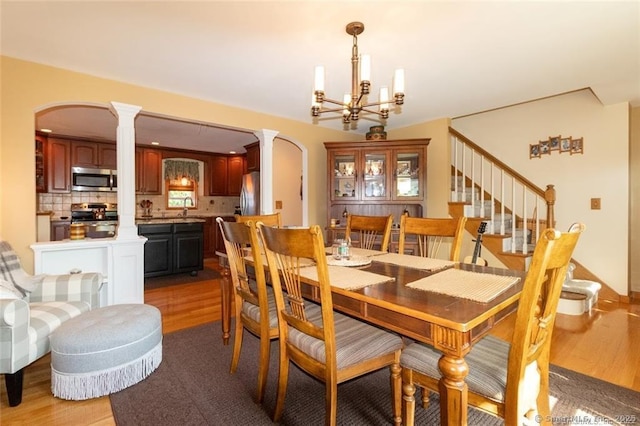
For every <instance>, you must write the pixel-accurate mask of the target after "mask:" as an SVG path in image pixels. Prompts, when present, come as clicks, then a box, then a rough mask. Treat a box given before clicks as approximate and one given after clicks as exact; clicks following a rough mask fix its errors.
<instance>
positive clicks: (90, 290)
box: [0, 241, 103, 407]
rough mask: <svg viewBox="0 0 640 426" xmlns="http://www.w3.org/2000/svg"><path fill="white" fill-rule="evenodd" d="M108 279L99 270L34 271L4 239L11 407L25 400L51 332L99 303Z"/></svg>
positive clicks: (2, 352) (0, 286) (2, 365)
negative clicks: (25, 387) (29, 373)
mask: <svg viewBox="0 0 640 426" xmlns="http://www.w3.org/2000/svg"><path fill="white" fill-rule="evenodd" d="M102 281H103V280H102V275H101V274H99V273H79V274H70V275H39V276H31V275H29V274H27V273H26V272H25V271H24V270H23V269H22V266H21V265H20V260H19V258H18V256H17V255H16V254H15V252H14V251H13V250H12V249H11V246H10V245H9V244H7V243H6V242H4V241H0V373H1V374H4V377H5V382H6V387H7V395H8V397H9V406H11V407H15V406H16V405H19V404H20V402H21V401H22V382H23V377H24V368H25V367H26V366H27V365H29V364H31V363H32V362H34V361H35V360H37V359H39V358H41V357H42V356H44V355H46V354H47V353H48V352H49V349H50V348H49V335H50V334H51V333H52V332H53V331H54V330H55V329H56V328H58V326H59V325H60V324H61V323H63V322H64V321H66V320H68V319H70V318H73V317H76V316H78V315H80V314H81V313H83V312H87V311H89V310H91V309H93V308H96V307H98V306H99V302H100V300H99V292H100V287H101V286H102Z"/></svg>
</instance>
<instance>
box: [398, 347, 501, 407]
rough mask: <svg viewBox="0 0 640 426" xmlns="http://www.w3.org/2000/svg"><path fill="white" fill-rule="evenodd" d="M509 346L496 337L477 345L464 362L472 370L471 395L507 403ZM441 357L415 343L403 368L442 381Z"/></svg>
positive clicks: (469, 378) (408, 349) (406, 354)
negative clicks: (505, 398) (439, 362)
mask: <svg viewBox="0 0 640 426" xmlns="http://www.w3.org/2000/svg"><path fill="white" fill-rule="evenodd" d="M509 348H510V345H509V343H507V342H505V341H504V340H500V339H498V338H496V337H493V336H486V337H484V338H483V339H481V340H480V341H479V342H477V343H476V344H475V345H474V346H473V348H472V349H471V352H469V354H467V356H466V357H465V358H464V359H465V361H467V364H468V366H469V375H468V376H467V377H466V382H467V386H468V387H469V391H471V392H474V393H477V394H480V395H484V396H486V397H487V398H490V399H493V400H495V401H501V402H502V401H504V395H505V389H506V386H507V360H508V358H509ZM441 356H442V353H441V352H439V351H437V350H435V349H434V348H432V347H431V346H429V345H426V344H423V343H412V344H410V345H409V346H407V347H406V348H405V349H404V350H403V351H402V356H401V357H400V366H401V367H402V368H410V369H412V370H415V371H417V372H419V373H422V374H425V375H427V376H430V377H434V378H440V377H441V376H442V375H441V374H440V370H439V369H438V360H439V359H440V357H441Z"/></svg>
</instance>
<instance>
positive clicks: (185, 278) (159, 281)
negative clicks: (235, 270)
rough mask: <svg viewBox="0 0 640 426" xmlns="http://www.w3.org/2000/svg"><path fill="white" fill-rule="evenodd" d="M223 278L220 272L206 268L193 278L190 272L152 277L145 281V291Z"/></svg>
mask: <svg viewBox="0 0 640 426" xmlns="http://www.w3.org/2000/svg"><path fill="white" fill-rule="evenodd" d="M217 278H221V275H220V272H218V271H216V270H215V269H211V268H207V267H206V266H205V267H204V269H203V270H202V271H198V274H197V275H195V276H191V274H190V273H189V272H185V273H182V274H172V275H163V276H161V277H151V278H145V279H144V289H145V290H152V289H154V288H161V287H168V286H172V285H178V284H191V283H197V282H200V281H207V280H215V279H217Z"/></svg>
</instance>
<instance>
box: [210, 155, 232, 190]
mask: <svg viewBox="0 0 640 426" xmlns="http://www.w3.org/2000/svg"><path fill="white" fill-rule="evenodd" d="M209 170H210V173H209V195H227V171H228V162H227V157H226V156H225V155H212V156H211V158H210V159H209Z"/></svg>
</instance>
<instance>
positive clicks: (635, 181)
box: [629, 107, 640, 293]
mask: <svg viewBox="0 0 640 426" xmlns="http://www.w3.org/2000/svg"><path fill="white" fill-rule="evenodd" d="M629 194H630V195H629V213H630V214H629V259H631V260H635V261H632V262H629V283H630V288H631V291H633V292H636V293H639V292H640V262H638V261H637V260H638V259H640V107H636V108H633V109H632V110H631V141H630V144H629Z"/></svg>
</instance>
